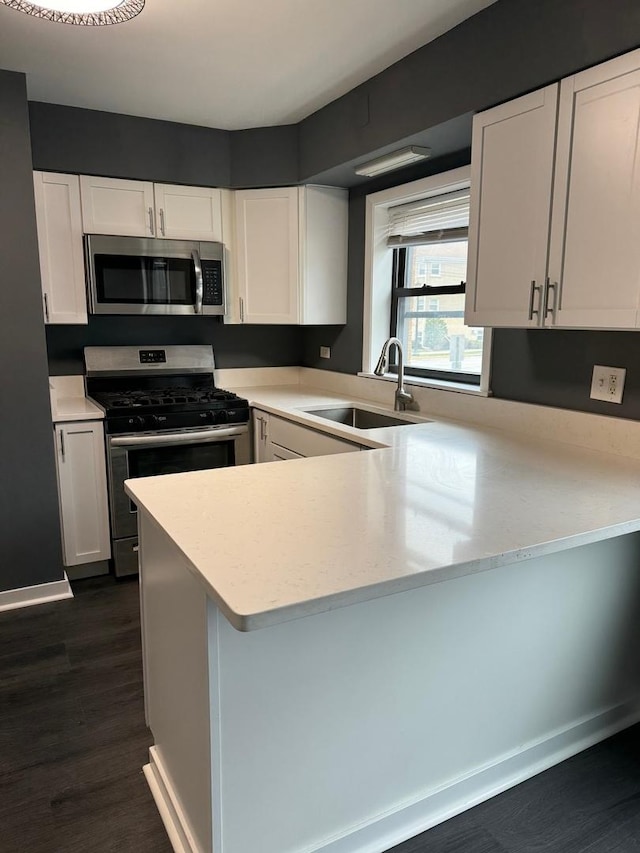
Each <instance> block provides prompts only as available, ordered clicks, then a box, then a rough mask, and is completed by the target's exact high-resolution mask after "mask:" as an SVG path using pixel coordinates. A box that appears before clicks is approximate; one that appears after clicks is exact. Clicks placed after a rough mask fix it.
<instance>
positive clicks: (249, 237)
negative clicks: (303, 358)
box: [236, 187, 299, 324]
mask: <svg viewBox="0 0 640 853" xmlns="http://www.w3.org/2000/svg"><path fill="white" fill-rule="evenodd" d="M236 253H237V255H236V260H237V288H238V298H239V311H240V322H242V323H285V324H286V323H297V322H298V318H299V298H298V281H299V270H298V189H297V187H284V188H283V189H273V190H272V189H267V190H240V191H239V192H237V193H236Z"/></svg>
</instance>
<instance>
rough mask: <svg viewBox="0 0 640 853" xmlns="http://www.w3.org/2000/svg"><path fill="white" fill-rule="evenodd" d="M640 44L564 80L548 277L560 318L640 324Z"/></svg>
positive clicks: (562, 321) (584, 323)
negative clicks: (636, 49)
mask: <svg viewBox="0 0 640 853" xmlns="http://www.w3.org/2000/svg"><path fill="white" fill-rule="evenodd" d="M639 127H640V51H634V52H633V53H630V54H627V55H626V56H622V57H620V58H618V59H614V60H612V61H610V62H606V63H604V64H603V65H598V66H596V67H595V68H591V69H589V70H587V71H583V72H582V73H580V74H576V75H575V76H573V77H569V78H568V79H567V80H563V81H562V83H561V86H560V110H559V117H558V145H557V156H556V163H557V166H556V183H555V189H554V199H553V214H552V230H551V253H550V258H549V279H550V282H551V285H552V289H553V290H555V291H556V292H555V293H553V294H552V295H553V296H554V297H555V298H556V299H557V303H556V305H555V307H556V312H555V323H556V324H557V325H559V326H573V327H582V328H607V329H632V328H636V327H637V326H638V300H639V296H640V240H639V239H638V235H639V234H640V157H639V154H640V151H639V143H640V136H639V132H638V129H639Z"/></svg>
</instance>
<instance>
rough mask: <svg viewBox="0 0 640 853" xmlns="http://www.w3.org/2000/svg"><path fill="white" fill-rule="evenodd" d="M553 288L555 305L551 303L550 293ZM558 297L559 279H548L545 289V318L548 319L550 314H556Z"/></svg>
mask: <svg viewBox="0 0 640 853" xmlns="http://www.w3.org/2000/svg"><path fill="white" fill-rule="evenodd" d="M552 290H553V307H550V305H549V293H550V292H551V291H552ZM557 299H558V282H557V281H549V279H547V283H546V285H545V289H544V319H545V320H546V319H547V317H548V316H549V314H555V312H556V307H557V305H556V302H557Z"/></svg>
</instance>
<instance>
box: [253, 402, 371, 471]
mask: <svg viewBox="0 0 640 853" xmlns="http://www.w3.org/2000/svg"><path fill="white" fill-rule="evenodd" d="M361 449H362V447H361V445H359V444H355V443H354V442H351V441H345V440H344V439H342V438H336V437H335V436H333V435H327V434H326V433H324V432H319V431H318V430H315V429H309V428H308V427H305V426H302V425H301V424H298V423H294V422H293V421H288V420H286V419H285V418H279V417H276V416H275V415H271V414H269V413H268V412H263V411H262V410H261V409H254V410H253V454H254V457H253V458H254V461H255V462H279V461H284V460H285V459H302V458H304V457H306V456H331V455H332V454H334V453H352V452H353V451H355V450H361Z"/></svg>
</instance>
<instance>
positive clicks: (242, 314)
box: [240, 296, 244, 323]
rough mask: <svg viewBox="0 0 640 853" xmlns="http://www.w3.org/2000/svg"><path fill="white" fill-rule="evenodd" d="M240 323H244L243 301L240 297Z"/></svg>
mask: <svg viewBox="0 0 640 853" xmlns="http://www.w3.org/2000/svg"><path fill="white" fill-rule="evenodd" d="M240 322H241V323H244V299H243V298H242V296H241V297H240Z"/></svg>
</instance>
